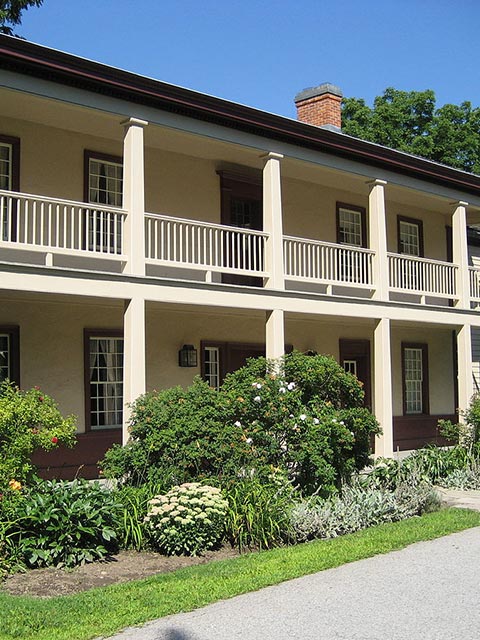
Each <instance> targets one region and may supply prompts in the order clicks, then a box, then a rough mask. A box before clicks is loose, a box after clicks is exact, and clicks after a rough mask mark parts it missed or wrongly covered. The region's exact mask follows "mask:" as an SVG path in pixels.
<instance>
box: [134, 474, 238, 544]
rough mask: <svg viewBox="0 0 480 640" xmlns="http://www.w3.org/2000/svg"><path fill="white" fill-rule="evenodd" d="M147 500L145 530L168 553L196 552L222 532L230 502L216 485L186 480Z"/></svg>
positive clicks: (152, 540) (214, 541) (218, 537)
mask: <svg viewBox="0 0 480 640" xmlns="http://www.w3.org/2000/svg"><path fill="white" fill-rule="evenodd" d="M148 504H149V508H148V512H147V515H146V516H145V527H146V530H147V532H148V535H149V537H150V540H151V542H152V544H153V545H154V546H155V547H156V548H158V549H159V550H160V551H162V552H164V553H166V554H168V555H175V554H176V555H182V554H183V555H190V556H195V555H197V554H199V553H202V552H203V551H206V550H208V549H211V548H212V547H214V546H215V545H216V544H217V543H218V542H219V541H220V539H221V538H222V536H223V533H224V524H225V516H226V510H227V502H226V500H224V498H223V497H222V494H221V491H220V489H218V488H216V487H210V486H208V485H202V484H200V483H199V482H186V483H184V484H181V485H180V486H176V487H173V488H172V489H170V491H169V492H168V493H167V494H165V495H158V496H155V497H154V498H152V499H151V500H150V501H149V503H148Z"/></svg>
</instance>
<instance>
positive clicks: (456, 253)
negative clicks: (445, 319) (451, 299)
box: [452, 202, 470, 309]
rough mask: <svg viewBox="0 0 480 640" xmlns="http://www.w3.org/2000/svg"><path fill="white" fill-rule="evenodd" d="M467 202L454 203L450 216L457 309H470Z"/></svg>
mask: <svg viewBox="0 0 480 640" xmlns="http://www.w3.org/2000/svg"><path fill="white" fill-rule="evenodd" d="M467 204H468V203H467V202H456V203H454V206H455V209H454V212H453V215H452V249H453V251H452V254H453V255H452V257H453V262H454V264H456V265H457V266H458V270H457V277H456V288H457V296H458V300H457V304H456V306H457V307H460V308H462V309H470V276H469V272H468V245H467V209H466V207H467Z"/></svg>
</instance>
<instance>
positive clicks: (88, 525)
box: [15, 480, 121, 567]
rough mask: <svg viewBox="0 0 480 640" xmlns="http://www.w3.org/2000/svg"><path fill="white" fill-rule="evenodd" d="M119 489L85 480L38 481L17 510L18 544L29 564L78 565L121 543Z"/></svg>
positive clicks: (100, 557) (28, 491) (31, 565)
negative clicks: (117, 496) (118, 538)
mask: <svg viewBox="0 0 480 640" xmlns="http://www.w3.org/2000/svg"><path fill="white" fill-rule="evenodd" d="M120 514H121V512H120V505H119V504H118V502H117V501H116V498H115V493H114V492H112V491H110V490H108V489H105V488H102V487H101V486H100V484H99V483H98V482H95V483H91V482H88V481H86V480H74V481H73V482H65V481H38V482H36V483H34V484H32V486H30V487H29V488H28V490H27V491H26V493H25V495H24V497H23V499H22V500H21V501H19V503H18V505H17V508H16V510H15V515H16V521H17V525H16V526H17V537H16V539H15V543H16V546H17V547H18V549H20V551H21V554H22V556H23V559H24V561H25V563H26V564H27V565H28V566H30V567H46V566H52V565H53V566H57V567H63V566H64V567H74V566H76V565H79V564H84V563H85V562H92V561H93V560H99V559H102V558H104V557H105V556H106V555H108V554H109V553H113V552H115V551H116V550H117V549H118V543H117V535H116V529H117V527H118V524H119V519H120Z"/></svg>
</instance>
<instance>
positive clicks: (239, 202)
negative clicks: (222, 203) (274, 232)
mask: <svg viewBox="0 0 480 640" xmlns="http://www.w3.org/2000/svg"><path fill="white" fill-rule="evenodd" d="M261 208H262V205H261V203H260V202H259V201H258V200H248V199H245V198H234V197H232V199H231V224H232V226H234V227H241V228H242V229H255V228H256V226H257V221H258V220H259V218H260V216H261Z"/></svg>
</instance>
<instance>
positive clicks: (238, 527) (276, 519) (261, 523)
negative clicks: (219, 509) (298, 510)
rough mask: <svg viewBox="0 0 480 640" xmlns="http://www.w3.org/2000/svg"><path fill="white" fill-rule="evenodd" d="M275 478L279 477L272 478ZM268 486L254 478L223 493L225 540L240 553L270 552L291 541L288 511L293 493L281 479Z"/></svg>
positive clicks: (226, 489) (292, 501)
mask: <svg viewBox="0 0 480 640" xmlns="http://www.w3.org/2000/svg"><path fill="white" fill-rule="evenodd" d="M274 475H276V476H277V477H278V473H277V474H274ZM274 480H275V478H274V477H272V482H271V483H265V482H260V480H259V479H258V478H256V477H253V478H244V479H241V480H237V481H235V482H232V483H231V484H230V486H229V487H227V488H225V489H224V492H225V494H226V497H227V502H228V510H227V516H226V522H225V537H226V539H227V540H228V541H229V542H230V544H231V545H232V546H234V547H238V549H239V550H240V551H243V550H244V549H245V548H248V549H251V548H254V549H270V548H271V547H275V546H278V545H280V544H282V543H283V542H285V541H288V540H289V539H290V532H289V526H290V521H289V511H290V509H291V508H292V506H293V504H294V492H293V490H292V489H291V487H290V485H288V484H286V483H285V482H284V478H280V482H275V481H274Z"/></svg>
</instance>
